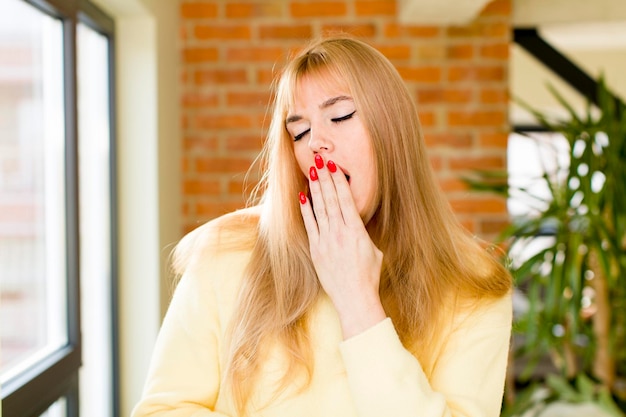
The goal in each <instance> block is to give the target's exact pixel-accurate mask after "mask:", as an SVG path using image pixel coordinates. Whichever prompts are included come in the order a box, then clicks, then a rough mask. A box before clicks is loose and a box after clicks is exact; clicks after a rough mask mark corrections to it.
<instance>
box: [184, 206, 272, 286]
mask: <svg viewBox="0 0 626 417" xmlns="http://www.w3.org/2000/svg"><path fill="white" fill-rule="evenodd" d="M259 217H260V207H259V206H254V207H250V208H245V209H241V210H237V211H234V212H232V213H228V214H225V215H223V216H220V217H218V218H216V219H213V220H211V221H208V222H206V223H204V224H203V225H201V226H199V227H197V228H196V229H194V230H192V231H191V232H189V233H188V234H187V235H185V236H184V237H183V238H182V239H181V240H180V242H179V243H178V244H177V245H176V248H175V249H174V253H173V262H172V264H173V268H174V271H175V272H176V274H179V275H180V274H182V273H184V272H185V271H187V270H189V269H193V268H194V267H197V266H198V264H199V263H200V264H203V263H206V262H207V261H209V260H212V261H215V260H217V259H218V258H221V257H229V255H237V254H243V253H246V252H250V251H251V250H252V247H253V246H254V244H255V243H256V237H257V234H258V232H257V228H258V222H259Z"/></svg>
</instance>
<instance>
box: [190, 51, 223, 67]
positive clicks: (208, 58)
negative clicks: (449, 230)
mask: <svg viewBox="0 0 626 417" xmlns="http://www.w3.org/2000/svg"><path fill="white" fill-rule="evenodd" d="M217 58H218V51H217V48H185V49H183V61H184V62H186V63H188V64H193V63H199V62H214V61H217Z"/></svg>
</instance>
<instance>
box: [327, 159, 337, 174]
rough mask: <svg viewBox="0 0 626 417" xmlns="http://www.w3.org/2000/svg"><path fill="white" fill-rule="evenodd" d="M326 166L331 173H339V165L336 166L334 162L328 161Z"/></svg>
mask: <svg viewBox="0 0 626 417" xmlns="http://www.w3.org/2000/svg"><path fill="white" fill-rule="evenodd" d="M326 166H327V167H328V170H329V171H330V172H333V173H334V172H337V165H335V163H334V162H333V161H328V162H326Z"/></svg>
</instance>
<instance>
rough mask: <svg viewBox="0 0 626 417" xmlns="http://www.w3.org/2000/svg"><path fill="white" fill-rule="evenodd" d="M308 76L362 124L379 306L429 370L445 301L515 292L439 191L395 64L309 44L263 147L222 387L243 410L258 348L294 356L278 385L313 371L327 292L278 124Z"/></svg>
mask: <svg viewBox="0 0 626 417" xmlns="http://www.w3.org/2000/svg"><path fill="white" fill-rule="evenodd" d="M304 76H307V77H322V79H329V78H330V80H331V81H334V82H339V83H340V85H342V86H345V87H346V88H347V89H348V90H349V93H350V95H351V96H352V98H353V99H354V103H355V107H356V108H357V109H358V111H359V115H360V118H361V119H362V120H363V121H364V123H365V124H366V128H367V130H368V132H369V135H370V138H371V140H372V144H373V148H374V153H375V158H376V161H375V162H376V168H377V175H378V182H379V183H378V185H379V187H378V188H379V190H380V191H379V204H378V207H377V209H376V211H375V213H374V215H373V217H372V219H371V220H370V221H369V223H368V224H367V229H368V231H369V233H370V236H371V238H372V240H373V242H374V243H375V244H376V246H377V247H378V248H379V249H380V250H381V251H382V252H383V254H384V264H383V270H382V276H381V287H380V295H381V301H382V303H383V306H384V308H385V311H386V312H387V314H388V316H389V317H391V318H392V320H393V323H394V325H395V328H396V330H397V332H398V334H399V336H400V338H401V340H402V342H403V343H404V344H405V346H406V347H407V348H408V349H410V350H411V351H412V352H413V353H414V354H415V355H416V356H417V358H418V359H420V361H422V364H423V365H424V368H425V371H426V372H427V374H428V373H429V372H430V367H431V365H432V363H431V362H432V360H433V358H432V355H433V353H432V350H431V348H432V347H433V346H434V344H435V343H436V342H437V334H436V329H437V325H438V323H439V321H440V320H441V318H442V317H443V315H444V313H442V305H450V304H451V303H454V301H453V300H458V299H463V300H478V299H482V298H485V297H487V298H494V299H495V298H497V297H501V296H504V295H505V294H506V293H507V292H508V291H509V290H510V287H511V279H510V276H509V275H508V273H507V272H506V270H505V269H504V268H503V267H502V266H501V264H500V263H499V262H498V260H497V259H495V258H494V257H492V256H491V255H490V254H489V253H488V252H487V251H485V250H484V248H483V247H481V246H480V245H479V244H478V243H477V242H476V241H475V239H473V238H472V237H471V236H469V235H468V233H467V232H466V231H465V230H464V229H463V228H462V227H461V226H460V224H459V223H458V221H457V220H456V217H455V215H454V214H453V212H452V210H451V208H450V206H449V204H448V203H447V201H446V200H445V198H444V196H443V194H442V192H441V191H440V189H439V187H438V186H437V183H436V180H435V177H434V174H433V172H432V169H431V166H430V163H429V159H428V157H427V154H426V150H425V145H424V141H423V138H422V134H421V128H420V125H419V120H418V116H417V109H416V106H415V104H414V102H413V100H412V98H411V97H410V95H409V92H408V90H407V88H406V86H405V84H404V82H403V80H402V79H401V77H400V76H399V74H398V72H397V71H396V70H395V68H394V67H393V66H392V64H391V63H390V62H389V61H388V60H387V59H386V58H385V57H384V56H383V55H382V54H381V53H379V52H378V51H376V50H375V49H374V48H372V47H370V46H368V45H367V44H365V43H363V42H361V41H358V40H355V39H351V38H330V39H323V40H319V41H316V42H313V43H312V44H310V45H309V46H308V47H307V48H304V49H303V50H302V51H301V52H300V53H299V54H298V55H297V56H296V57H295V58H293V59H292V60H291V62H289V63H288V64H287V66H286V67H285V68H284V70H283V72H282V74H281V78H280V81H279V82H278V84H277V86H276V90H275V99H274V106H273V115H272V119H271V123H270V127H269V131H268V135H267V140H266V143H265V145H264V149H263V152H262V159H261V160H262V164H263V165H262V170H263V172H264V175H263V177H262V180H261V183H260V194H261V203H262V212H261V215H260V220H259V221H258V225H257V226H256V230H255V236H256V241H255V243H254V248H253V250H252V255H251V261H250V263H249V265H248V267H247V272H246V276H245V277H244V283H243V286H242V289H241V294H240V298H239V300H238V305H237V306H236V309H235V314H234V317H233V319H232V326H231V329H230V332H229V335H228V345H227V346H228V348H227V349H228V350H227V358H226V360H227V368H226V371H225V373H226V375H225V378H226V379H225V384H226V386H227V387H228V388H229V389H231V390H232V393H233V398H234V399H235V402H236V405H237V406H238V407H239V409H240V412H242V413H243V412H244V410H245V408H246V405H247V404H248V402H249V400H250V396H251V393H252V390H253V386H254V384H255V378H256V377H258V371H259V367H260V362H261V360H262V359H263V349H262V348H263V347H264V346H267V344H268V342H269V341H270V340H271V341H278V342H279V343H281V344H282V345H283V346H284V348H285V349H286V350H287V352H288V356H287V357H288V358H289V360H290V366H289V368H288V369H287V370H286V373H285V375H284V378H283V380H282V382H283V383H282V386H281V387H280V388H279V390H280V389H282V388H285V387H286V386H287V384H288V383H289V381H290V380H293V377H294V376H295V375H296V374H300V373H303V374H304V375H305V376H307V377H308V379H305V380H310V376H311V373H312V370H313V369H312V367H313V360H312V356H313V355H312V352H311V347H310V344H309V340H308V331H307V321H308V314H309V312H310V311H311V309H312V307H313V306H314V304H315V303H316V301H317V300H318V299H319V296H320V294H321V293H322V289H321V287H320V284H319V282H318V279H317V277H316V274H315V270H314V268H313V264H312V262H311V259H310V254H309V247H308V240H307V235H306V231H305V229H304V225H303V222H302V218H301V214H300V209H299V202H298V198H297V195H298V192H299V191H303V190H305V189H306V186H307V182H306V178H305V177H304V175H302V174H301V171H300V170H299V168H298V165H297V163H296V159H295V156H294V152H293V143H292V139H291V138H290V136H289V134H288V132H287V130H286V128H285V118H286V115H287V111H288V109H289V106H290V105H291V104H292V102H293V97H294V94H295V91H296V88H297V84H298V81H299V80H301V79H302V78H303V77H304ZM451 300H452V301H451ZM417 341H419V343H416V342H417Z"/></svg>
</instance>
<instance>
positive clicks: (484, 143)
mask: <svg viewBox="0 0 626 417" xmlns="http://www.w3.org/2000/svg"><path fill="white" fill-rule="evenodd" d="M478 143H479V145H480V147H481V148H500V149H506V148H507V146H508V143H509V132H486V133H481V134H480V135H479V137H478Z"/></svg>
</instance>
